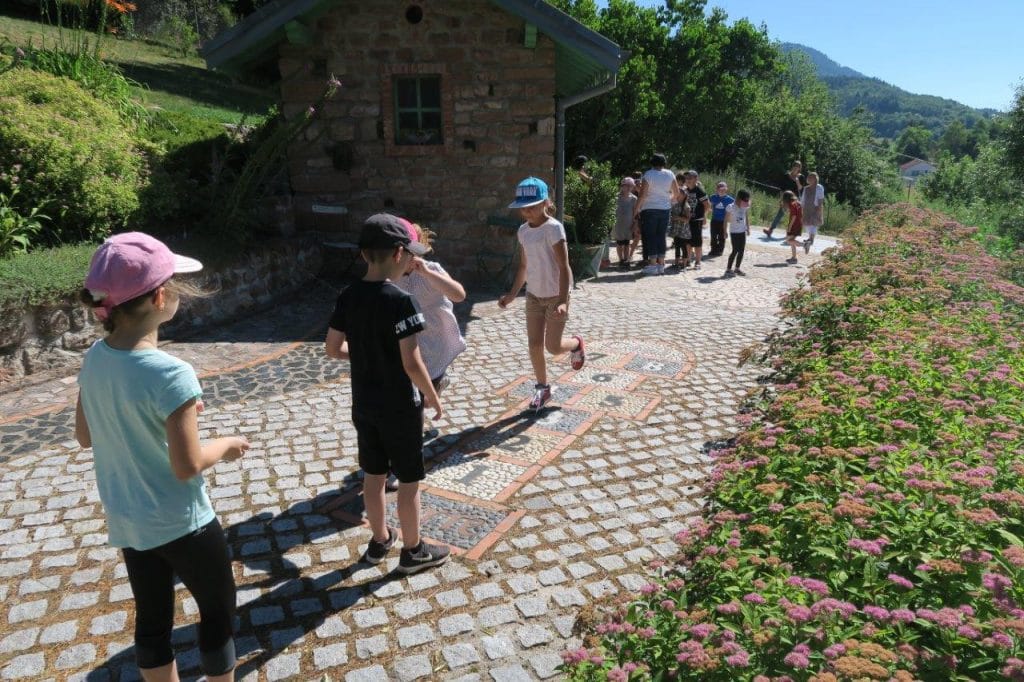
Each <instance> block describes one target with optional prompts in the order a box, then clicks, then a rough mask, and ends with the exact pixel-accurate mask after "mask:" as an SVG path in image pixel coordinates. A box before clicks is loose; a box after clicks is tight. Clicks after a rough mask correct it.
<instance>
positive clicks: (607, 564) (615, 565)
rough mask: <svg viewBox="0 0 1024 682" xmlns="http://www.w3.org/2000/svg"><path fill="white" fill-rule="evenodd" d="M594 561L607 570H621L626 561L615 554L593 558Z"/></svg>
mask: <svg viewBox="0 0 1024 682" xmlns="http://www.w3.org/2000/svg"><path fill="white" fill-rule="evenodd" d="M594 561H595V562H596V563H597V565H599V566H600V567H601V568H603V569H604V570H606V571H608V572H612V573H613V572H615V571H621V570H622V569H624V568H625V567H626V562H625V561H623V560H622V557H620V556H618V555H617V554H609V555H608V556H602V557H598V558H596V559H594Z"/></svg>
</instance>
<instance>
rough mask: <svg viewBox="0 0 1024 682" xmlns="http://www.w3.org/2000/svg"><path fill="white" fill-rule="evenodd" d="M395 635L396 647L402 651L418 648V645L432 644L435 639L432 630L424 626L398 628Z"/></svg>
mask: <svg viewBox="0 0 1024 682" xmlns="http://www.w3.org/2000/svg"><path fill="white" fill-rule="evenodd" d="M397 635H398V646H400V647H402V648H403V649H408V648H410V647H414V646H419V645H420V644H426V643H427V642H433V641H434V640H435V639H436V638H437V636H436V635H435V634H434V630H433V628H431V627H430V626H429V625H426V624H420V625H413V626H410V627H407V628H399V629H398V632H397Z"/></svg>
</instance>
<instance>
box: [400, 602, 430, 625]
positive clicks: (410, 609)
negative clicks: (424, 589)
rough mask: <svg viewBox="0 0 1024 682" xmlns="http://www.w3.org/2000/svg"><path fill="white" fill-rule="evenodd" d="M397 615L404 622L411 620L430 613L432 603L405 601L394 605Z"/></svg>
mask: <svg viewBox="0 0 1024 682" xmlns="http://www.w3.org/2000/svg"><path fill="white" fill-rule="evenodd" d="M393 608H394V611H395V615H397V616H398V617H399V618H401V619H402V620H409V619H410V618H415V617H416V616H418V615H420V614H423V613H429V612H430V602H428V601H427V600H426V599H405V600H402V601H400V602H397V603H396V604H395V605H394V607H393Z"/></svg>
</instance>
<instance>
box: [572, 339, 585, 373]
mask: <svg viewBox="0 0 1024 682" xmlns="http://www.w3.org/2000/svg"><path fill="white" fill-rule="evenodd" d="M572 338H574V339H576V341H577V342H578V343H579V346H577V347H576V350H574V351H573V352H571V353H569V362H570V363H571V364H572V368H573V369H575V370H577V371H579V370H581V369H583V364H584V363H585V362H586V361H587V350H586V346H585V345H584V343H583V337H582V336H579V335H577V336H574V337H572Z"/></svg>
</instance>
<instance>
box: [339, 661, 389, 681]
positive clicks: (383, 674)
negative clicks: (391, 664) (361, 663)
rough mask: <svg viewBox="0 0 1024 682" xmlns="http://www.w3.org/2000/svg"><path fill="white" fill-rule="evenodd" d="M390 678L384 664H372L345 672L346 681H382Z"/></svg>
mask: <svg viewBox="0 0 1024 682" xmlns="http://www.w3.org/2000/svg"><path fill="white" fill-rule="evenodd" d="M386 679H388V673H387V671H386V670H384V666H382V665H371V666H370V667H369V668H360V669H359V670H352V671H351V672H348V673H345V682H380V681H381V680H386Z"/></svg>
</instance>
